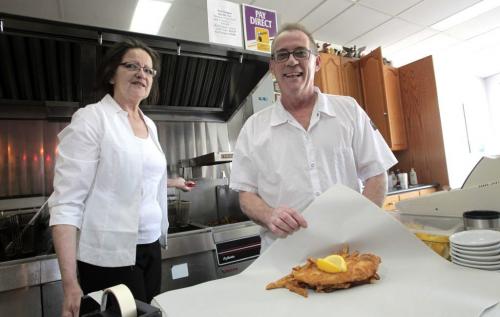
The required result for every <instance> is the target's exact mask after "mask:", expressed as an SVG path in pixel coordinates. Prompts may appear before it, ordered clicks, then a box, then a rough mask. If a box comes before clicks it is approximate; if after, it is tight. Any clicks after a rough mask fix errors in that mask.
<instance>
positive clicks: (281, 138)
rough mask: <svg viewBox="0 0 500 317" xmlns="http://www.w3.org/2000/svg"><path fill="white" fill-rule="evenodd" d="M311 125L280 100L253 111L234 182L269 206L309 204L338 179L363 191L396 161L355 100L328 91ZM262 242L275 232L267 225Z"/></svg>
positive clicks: (239, 146)
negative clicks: (304, 123) (363, 186)
mask: <svg viewBox="0 0 500 317" xmlns="http://www.w3.org/2000/svg"><path fill="white" fill-rule="evenodd" d="M316 93H317V94H318V98H317V101H316V103H315V105H314V109H313V112H312V115H311V121H310V124H309V127H308V129H307V131H306V130H305V129H304V128H303V127H302V126H301V125H300V124H299V123H298V122H297V121H296V120H295V118H294V117H293V116H292V115H291V114H290V113H289V112H288V111H286V110H285V108H284V107H283V105H282V104H281V102H280V101H277V102H276V103H275V104H273V105H272V106H270V107H267V108H265V109H263V110H261V111H260V112H257V113H255V114H254V115H252V116H251V117H250V118H249V119H248V120H247V121H246V122H245V124H244V126H243V128H242V130H241V132H240V135H239V136H238V140H237V142H236V147H235V150H234V158H233V163H232V164H233V166H232V173H231V188H232V189H234V190H237V191H247V192H253V193H257V194H258V195H259V196H260V197H261V198H262V199H263V200H264V201H265V202H266V203H267V204H268V205H269V206H270V207H272V208H276V207H279V206H288V207H291V208H294V209H296V210H298V211H302V210H304V209H305V208H306V207H307V206H308V205H309V204H310V203H311V202H312V201H313V200H314V198H315V197H317V196H319V195H321V193H323V192H325V191H326V190H327V189H328V188H330V187H331V186H333V185H335V184H343V185H345V186H348V187H350V188H352V189H354V190H356V191H361V184H360V181H365V180H366V179H368V178H370V177H372V176H376V175H378V174H381V173H384V172H386V171H387V170H388V169H389V168H390V167H391V166H393V165H394V164H396V163H397V160H396V158H395V157H394V155H393V153H392V152H391V150H390V149H389V147H388V146H387V143H386V142H385V140H384V139H383V137H382V135H381V134H380V132H379V131H378V130H377V129H376V128H375V126H374V125H373V124H372V123H371V121H370V118H369V117H368V116H367V115H366V113H365V112H364V111H363V109H362V108H361V107H360V106H359V105H358V104H357V103H356V101H355V100H354V99H353V98H351V97H347V96H333V95H327V94H323V93H321V92H320V91H319V89H317V88H316ZM262 238H263V245H266V244H268V243H270V242H272V241H273V240H274V239H275V237H274V236H273V235H272V234H271V233H270V232H268V231H267V230H266V229H263V235H262Z"/></svg>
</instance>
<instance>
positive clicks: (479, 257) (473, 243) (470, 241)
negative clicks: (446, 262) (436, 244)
mask: <svg viewBox="0 0 500 317" xmlns="http://www.w3.org/2000/svg"><path fill="white" fill-rule="evenodd" d="M450 253H451V261H452V262H453V263H455V264H458V265H461V266H466V267H471V268H475V269H481V270H489V271H499V272H500V231H494V230H470V231H462V232H457V233H454V234H452V235H451V236H450Z"/></svg>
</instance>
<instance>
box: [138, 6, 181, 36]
mask: <svg viewBox="0 0 500 317" xmlns="http://www.w3.org/2000/svg"><path fill="white" fill-rule="evenodd" d="M170 6H172V3H170V2H164V1H158V0H139V1H137V6H136V7H135V11H134V16H133V17H132V22H131V23H130V31H133V32H139V33H147V34H157V33H158V30H160V26H161V24H162V22H163V19H164V18H165V16H166V15H167V12H168V10H169V9H170Z"/></svg>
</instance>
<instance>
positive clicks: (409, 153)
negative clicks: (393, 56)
mask: <svg viewBox="0 0 500 317" xmlns="http://www.w3.org/2000/svg"><path fill="white" fill-rule="evenodd" d="M398 70H399V77H400V79H399V83H400V85H401V100H402V104H403V113H404V118H405V122H406V128H407V129H406V132H407V136H408V149H407V150H406V151H400V152H397V153H395V155H396V158H397V159H398V161H399V163H398V165H397V168H399V169H401V170H404V171H408V170H410V168H412V167H413V168H415V170H416V171H417V173H418V180H419V181H420V182H422V183H424V184H429V183H439V185H440V186H441V187H443V186H447V185H449V179H448V168H447V165H446V156H445V151H444V140H443V131H442V127H441V119H440V112H439V105H438V96H437V89H436V79H435V76H434V63H433V61H432V56H428V57H425V58H422V59H420V60H417V61H414V62H412V63H409V64H407V65H404V66H401V67H399V69H398Z"/></svg>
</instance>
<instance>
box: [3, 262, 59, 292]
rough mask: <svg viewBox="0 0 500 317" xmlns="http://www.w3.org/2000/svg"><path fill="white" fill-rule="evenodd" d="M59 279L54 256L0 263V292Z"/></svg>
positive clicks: (57, 265)
mask: <svg viewBox="0 0 500 317" xmlns="http://www.w3.org/2000/svg"><path fill="white" fill-rule="evenodd" d="M60 279H61V273H60V272H59V264H58V263H57V258H56V255H55V254H50V255H40V256H35V257H31V258H27V259H20V260H15V261H7V262H0V292H4V291H9V290H13V289H17V288H22V287H30V286H35V285H41V284H45V283H50V282H54V281H58V280H60Z"/></svg>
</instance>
